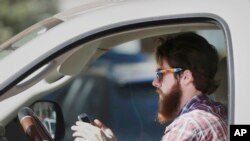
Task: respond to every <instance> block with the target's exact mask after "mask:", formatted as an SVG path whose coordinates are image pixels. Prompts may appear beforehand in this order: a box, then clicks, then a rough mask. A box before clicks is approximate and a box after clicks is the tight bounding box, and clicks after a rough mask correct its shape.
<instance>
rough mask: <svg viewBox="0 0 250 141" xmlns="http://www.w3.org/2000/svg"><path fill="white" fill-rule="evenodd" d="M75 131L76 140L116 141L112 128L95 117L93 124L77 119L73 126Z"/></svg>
mask: <svg viewBox="0 0 250 141" xmlns="http://www.w3.org/2000/svg"><path fill="white" fill-rule="evenodd" d="M71 129H72V130H73V131H74V133H73V137H75V141H115V140H116V139H115V136H114V133H113V132H112V131H111V129H109V128H107V127H106V126H105V125H103V124H102V123H101V122H100V121H99V120H97V119H95V120H94V122H93V125H92V124H90V123H86V122H82V121H77V122H76V125H74V126H72V127H71Z"/></svg>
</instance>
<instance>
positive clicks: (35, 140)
mask: <svg viewBox="0 0 250 141" xmlns="http://www.w3.org/2000/svg"><path fill="white" fill-rule="evenodd" d="M18 118H19V121H20V123H21V125H22V127H23V130H24V132H25V134H26V136H27V137H28V138H29V140H30V141H45V140H46V141H54V139H53V138H52V137H51V135H50V133H49V132H48V131H47V129H46V128H45V127H44V125H43V124H42V122H41V121H40V120H39V118H38V117H37V115H36V114H35V113H34V112H33V111H32V110H31V109H30V108H28V107H23V108H21V109H20V110H19V112H18Z"/></svg>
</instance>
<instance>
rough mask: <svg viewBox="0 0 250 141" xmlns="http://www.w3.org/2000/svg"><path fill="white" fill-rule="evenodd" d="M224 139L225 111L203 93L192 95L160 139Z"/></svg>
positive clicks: (182, 140)
mask: <svg viewBox="0 0 250 141" xmlns="http://www.w3.org/2000/svg"><path fill="white" fill-rule="evenodd" d="M180 140H181V141H225V140H227V112H226V109H225V107H224V106H222V105H221V104H220V103H217V102H214V101H212V100H210V99H209V98H208V97H207V96H206V95H205V94H201V95H198V96H194V97H193V98H192V99H191V100H190V101H189V102H187V104H186V105H185V106H184V107H183V108H182V109H181V111H180V112H179V114H178V116H177V118H176V119H175V120H174V121H173V122H172V123H171V124H170V125H169V126H167V127H166V130H165V132H164V135H163V137H162V141H180Z"/></svg>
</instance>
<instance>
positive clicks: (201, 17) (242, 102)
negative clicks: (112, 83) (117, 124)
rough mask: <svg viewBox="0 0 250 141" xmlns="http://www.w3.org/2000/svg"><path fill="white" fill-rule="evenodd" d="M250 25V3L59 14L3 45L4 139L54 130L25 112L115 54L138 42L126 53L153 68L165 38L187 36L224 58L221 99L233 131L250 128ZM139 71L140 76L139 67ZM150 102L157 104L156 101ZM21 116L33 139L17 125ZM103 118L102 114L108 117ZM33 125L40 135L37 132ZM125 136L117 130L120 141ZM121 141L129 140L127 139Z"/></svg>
mask: <svg viewBox="0 0 250 141" xmlns="http://www.w3.org/2000/svg"><path fill="white" fill-rule="evenodd" d="M249 25H250V1H249V0H220V1H217V0H200V1H198V0H188V1H181V0H145V1H142V0H116V1H115V0H114V1H111V0H109V1H95V2H91V3H89V4H85V5H82V6H79V7H77V8H74V9H72V10H69V11H65V12H62V13H59V14H57V15H55V16H53V17H51V18H49V19H47V20H44V21H42V22H40V23H38V24H35V25H34V26H32V27H30V28H28V29H27V30H25V31H23V32H21V33H20V34H18V35H16V36H15V37H13V38H12V39H10V40H9V41H7V42H5V43H3V44H2V45H0V59H1V60H0V67H1V69H0V100H1V102H0V129H1V130H0V137H1V138H7V139H8V140H17V139H18V140H25V138H24V135H25V134H26V135H27V136H28V137H30V138H32V137H31V134H30V133H29V132H31V133H33V132H46V131H44V130H43V127H41V126H40V123H39V120H37V118H34V117H36V115H35V114H34V113H32V112H31V111H30V109H28V108H23V109H21V108H22V107H28V106H31V105H32V104H33V105H34V104H36V103H37V102H36V101H38V100H41V98H44V97H46V96H48V95H50V94H52V93H54V92H55V91H59V90H60V89H62V88H64V87H65V86H66V84H68V83H70V82H73V81H74V80H76V79H77V78H78V77H79V76H81V75H82V74H85V73H86V72H88V70H89V68H90V67H91V66H92V64H93V63H95V62H96V60H98V58H99V57H100V56H101V55H103V54H105V53H107V52H110V50H111V49H112V48H116V47H117V46H119V45H124V43H131V42H137V43H136V44H129V45H124V46H123V47H122V48H123V50H126V51H127V52H128V53H131V52H129V51H128V50H131V48H132V50H133V48H136V49H138V48H139V50H136V51H137V52H141V53H144V54H145V55H146V56H147V57H146V58H147V59H146V62H148V63H149V64H152V62H154V61H153V60H154V58H153V52H154V48H155V47H156V46H157V45H158V42H157V39H158V38H159V37H165V36H168V35H171V34H176V33H181V32H196V33H197V34H200V35H201V36H203V37H204V38H206V39H207V40H208V41H209V42H210V43H211V44H213V45H214V46H215V47H216V49H217V50H218V52H219V55H220V60H221V61H220V63H221V64H220V65H219V71H218V74H217V77H218V78H217V79H218V80H219V81H220V82H221V86H220V87H219V88H218V91H217V92H216V93H215V94H214V95H213V98H214V99H215V100H217V101H220V102H222V103H224V104H225V105H226V106H227V107H228V124H229V125H231V124H250V110H249V109H248V107H250V102H249V99H248V98H250V96H249V94H248V91H249V80H250V73H249V70H250V59H249V52H250V47H249V45H250V28H249ZM153 64H154V63H153ZM151 66H152V67H149V68H153V69H154V65H151ZM128 70H130V69H128ZM145 70H148V71H151V70H150V69H148V68H145ZM131 71H132V72H131V73H133V74H138V72H137V71H135V70H134V69H131ZM118 72H119V71H118ZM96 73H98V72H96ZM99 73H100V72H99ZM153 73H154V71H152V74H153ZM119 75H123V74H122V73H121V72H120V74H119ZM148 75H151V74H148ZM88 85H91V83H88ZM100 87H101V86H100ZM131 91H133V89H131ZM83 95H84V93H83ZM92 100H93V99H92ZM111 100H112V99H111ZM107 102H108V101H107ZM145 102H146V103H147V104H149V105H150V101H145ZM60 106H61V105H60V104H59V107H60ZM79 106H81V105H79ZM31 107H32V106H31ZM45 107H47V106H45ZM41 108H44V107H41ZM68 108H70V107H68ZM112 108H114V109H113V110H119V109H115V108H116V107H115V106H114V107H111V109H112ZM20 109H21V110H20ZM44 109H45V110H46V108H44ZM57 109H58V108H55V111H56V112H57ZM59 109H60V108H59ZM121 110H122V109H121ZM18 113H19V118H20V122H21V124H22V125H23V128H24V129H25V130H26V133H24V132H23V131H22V130H21V129H20V125H19V123H18V122H19V121H17V120H16V117H17V115H18ZM63 114H64V116H65V113H63ZM107 114H108V113H107ZM138 114H139V115H140V114H141V115H143V113H139V112H138ZM144 114H145V116H146V115H147V114H155V113H144ZM27 115H29V116H31V117H32V118H33V121H35V122H34V123H33V124H31V123H30V122H29V124H28V123H22V122H23V121H24V120H22V119H23V118H24V117H25V116H27ZM45 115H46V114H45ZM66 115H67V116H71V115H70V113H66ZM98 116H99V115H98V114H97V115H95V117H97V118H101V117H98ZM117 118H119V116H117ZM120 118H121V117H120ZM76 120H77V118H76ZM121 120H122V118H121ZM123 120H126V119H123ZM28 121H32V120H30V119H29V120H28ZM56 121H57V124H58V125H59V123H60V122H63V116H62V115H61V114H60V112H58V113H57V120H56ZM121 122H122V121H121ZM138 122H140V121H138ZM17 123H18V124H17ZM110 124H112V123H110ZM28 125H29V126H31V127H30V129H29V126H28ZM131 125H132V124H131ZM33 126H38V127H39V130H38V131H34V130H33ZM60 126H61V127H63V125H62V124H60ZM67 126H71V125H66V127H67ZM110 126H111V127H112V126H113V125H110ZM139 126H140V128H138V129H139V130H140V131H145V130H146V129H144V128H143V125H142V124H140V125H139ZM66 127H65V128H66ZM63 128H64V127H63ZM125 128H128V127H124V129H120V131H124V132H126V131H127V130H129V129H125ZM27 130H30V131H27ZM120 131H114V132H115V133H117V135H118V136H119V134H121V133H119V132H120ZM163 132H164V128H163V131H162V132H159V135H161V134H162V133H163ZM44 134H47V133H44ZM63 134H64V133H63V131H61V130H60V132H59V131H58V132H57V131H55V137H54V139H55V140H62V138H63V136H64V135H63ZM66 134H70V133H67V132H66ZM139 134H140V135H138V138H137V140H144V141H145V140H154V139H152V138H150V137H148V135H146V134H144V132H139ZM13 135H16V136H13ZM36 135H37V134H36ZM23 138H24V139H23ZM48 138H49V139H48V140H51V138H50V137H48ZM72 140H73V138H72ZM118 140H126V136H121V137H120V138H119V137H118Z"/></svg>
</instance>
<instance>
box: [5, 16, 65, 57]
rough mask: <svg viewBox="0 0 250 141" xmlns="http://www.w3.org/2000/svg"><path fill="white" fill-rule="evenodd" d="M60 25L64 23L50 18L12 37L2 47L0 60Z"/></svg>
mask: <svg viewBox="0 0 250 141" xmlns="http://www.w3.org/2000/svg"><path fill="white" fill-rule="evenodd" d="M60 23H62V21H61V20H59V19H56V18H50V19H47V20H44V21H42V22H40V23H37V24H35V25H33V26H31V27H30V28H28V29H26V30H24V31H23V32H21V33H19V34H17V35H16V36H14V37H12V38H11V39H10V40H8V41H6V42H5V43H3V44H1V45H0V60H1V59H3V58H4V57H6V56H7V55H9V54H11V53H13V52H14V51H15V50H17V49H18V48H19V47H21V46H22V45H24V44H26V43H28V42H29V41H31V40H33V39H35V38H36V37H38V36H40V35H42V34H43V33H45V32H47V31H48V30H49V29H51V28H53V27H55V26H56V25H58V24H60Z"/></svg>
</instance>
